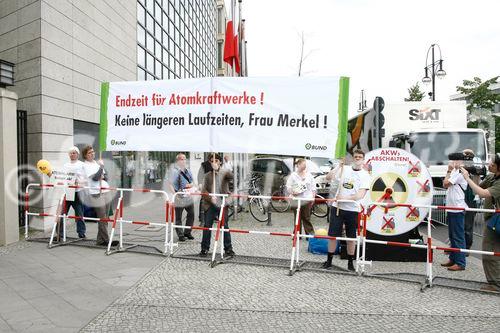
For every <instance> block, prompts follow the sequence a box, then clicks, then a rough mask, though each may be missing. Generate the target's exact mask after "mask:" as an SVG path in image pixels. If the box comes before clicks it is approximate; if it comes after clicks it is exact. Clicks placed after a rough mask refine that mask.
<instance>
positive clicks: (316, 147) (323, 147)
mask: <svg viewBox="0 0 500 333" xmlns="http://www.w3.org/2000/svg"><path fill="white" fill-rule="evenodd" d="M305 148H306V149H307V150H326V149H327V148H328V147H327V146H316V145H312V144H310V143H306V145H305Z"/></svg>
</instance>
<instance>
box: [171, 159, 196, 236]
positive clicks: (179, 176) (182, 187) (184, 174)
mask: <svg viewBox="0 0 500 333" xmlns="http://www.w3.org/2000/svg"><path fill="white" fill-rule="evenodd" d="M169 183H170V185H171V187H172V188H171V190H173V191H174V192H189V191H190V190H191V189H193V187H194V182H193V175H192V173H191V171H190V170H189V169H188V168H187V166H186V155H184V154H182V153H180V154H177V156H176V167H175V168H174V169H173V170H172V173H171V174H170V177H169ZM184 210H186V213H187V216H186V227H192V226H193V222H194V202H193V198H192V197H191V196H190V195H189V194H187V193H186V194H177V195H176V198H175V225H182V212H183V211H184ZM176 231H177V237H178V238H179V242H184V241H185V240H186V238H187V239H194V237H193V236H192V234H191V228H189V229H187V228H186V229H183V228H177V229H176Z"/></svg>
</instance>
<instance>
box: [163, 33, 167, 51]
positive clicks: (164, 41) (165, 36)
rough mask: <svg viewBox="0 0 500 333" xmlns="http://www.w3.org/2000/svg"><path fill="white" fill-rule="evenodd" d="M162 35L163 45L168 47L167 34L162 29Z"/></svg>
mask: <svg viewBox="0 0 500 333" xmlns="http://www.w3.org/2000/svg"><path fill="white" fill-rule="evenodd" d="M162 35H163V46H165V47H166V48H168V34H167V33H166V32H165V31H163V33H162Z"/></svg>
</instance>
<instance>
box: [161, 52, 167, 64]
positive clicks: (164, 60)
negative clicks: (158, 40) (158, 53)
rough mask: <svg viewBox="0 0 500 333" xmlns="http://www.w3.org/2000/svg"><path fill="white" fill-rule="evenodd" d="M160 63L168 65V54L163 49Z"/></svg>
mask: <svg viewBox="0 0 500 333" xmlns="http://www.w3.org/2000/svg"><path fill="white" fill-rule="evenodd" d="M162 61H163V63H164V64H168V52H167V50H166V49H163V57H162Z"/></svg>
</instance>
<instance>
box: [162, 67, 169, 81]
mask: <svg viewBox="0 0 500 333" xmlns="http://www.w3.org/2000/svg"><path fill="white" fill-rule="evenodd" d="M163 79H164V80H166V79H168V68H167V66H163Z"/></svg>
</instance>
